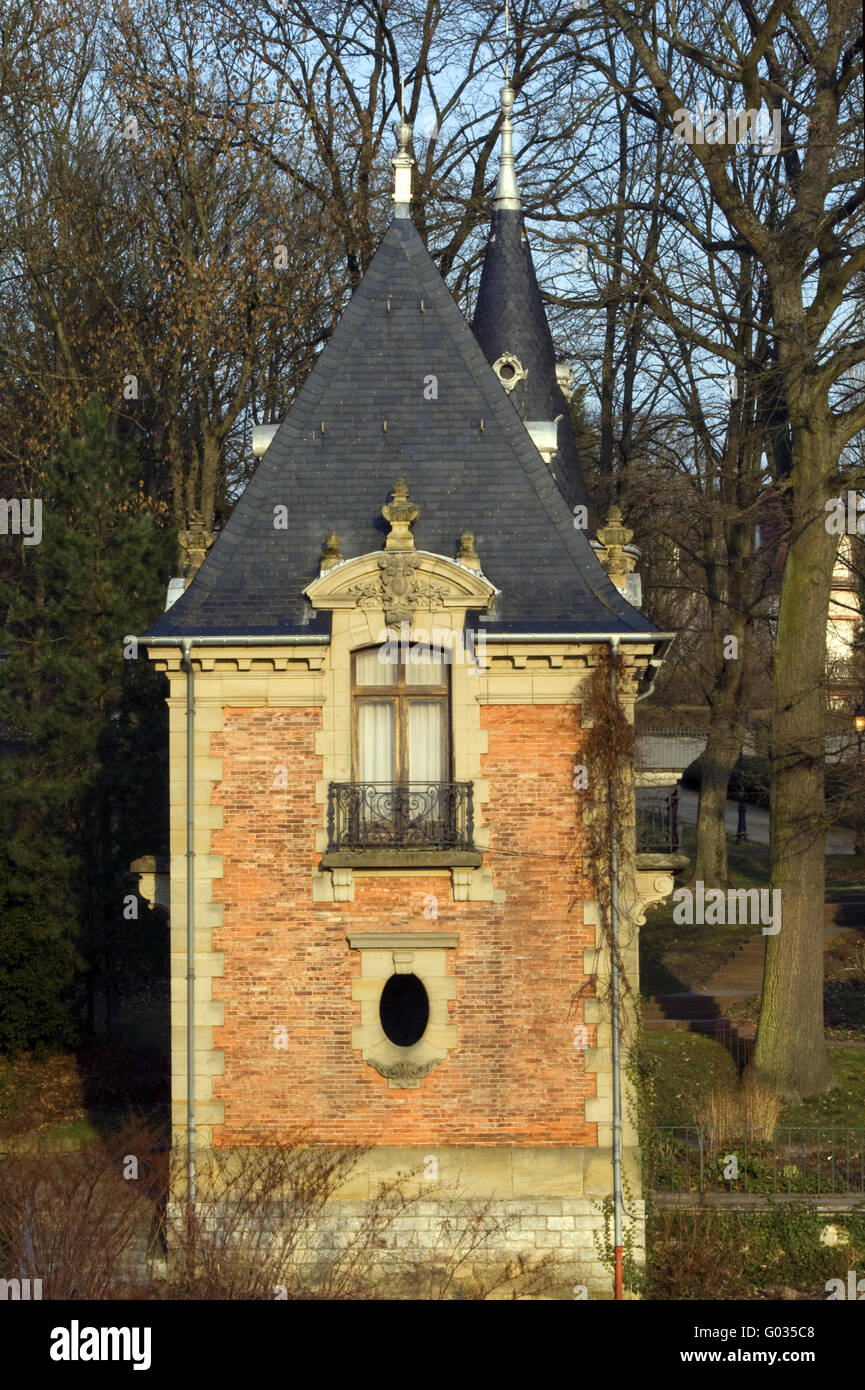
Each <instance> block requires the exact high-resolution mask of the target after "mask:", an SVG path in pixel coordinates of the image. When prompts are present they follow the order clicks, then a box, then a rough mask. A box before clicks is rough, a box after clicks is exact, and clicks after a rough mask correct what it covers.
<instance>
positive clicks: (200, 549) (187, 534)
mask: <svg viewBox="0 0 865 1390" xmlns="http://www.w3.org/2000/svg"><path fill="white" fill-rule="evenodd" d="M214 539H215V537H214V535H213V532H212V531H209V530H208V529H207V527H206V526H205V524H204V517H203V515H202V513H201V512H200V511H198V510H196V509H193V510H191V511H190V512H189V513H188V516H187V526H186V530H185V531H180V532H178V536H177V542H178V545H179V547H180V559H181V564H183V577H184V579H185V580H186V583H187V586H188V585H189V584H190V583H191V582H192V580H193V579H194V578H195V576H196V574H197V573H198V571H199V570H200V569H201V566H202V565H203V564H204V561H205V558H206V556H207V552H208V550H209V549H210V547H211V546H212V545H213V542H214ZM184 560H185V564H184V563H183V562H184Z"/></svg>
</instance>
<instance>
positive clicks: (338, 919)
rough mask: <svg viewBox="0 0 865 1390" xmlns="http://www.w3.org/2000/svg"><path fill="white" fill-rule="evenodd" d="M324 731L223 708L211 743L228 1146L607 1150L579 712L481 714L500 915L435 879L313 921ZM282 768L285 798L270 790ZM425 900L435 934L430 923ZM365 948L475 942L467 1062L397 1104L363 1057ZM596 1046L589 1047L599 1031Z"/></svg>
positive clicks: (313, 713) (458, 970) (377, 893)
mask: <svg viewBox="0 0 865 1390" xmlns="http://www.w3.org/2000/svg"><path fill="white" fill-rule="evenodd" d="M320 726H321V712H320V710H319V709H317V708H310V709H298V708H288V709H278V708H277V709H271V708H256V709H227V710H226V711H225V721H224V728H223V730H222V732H221V733H218V734H214V735H213V739H212V753H213V754H214V755H215V756H217V757H221V758H222V759H223V779H222V781H221V782H220V783H219V784H217V785H216V786H215V788H214V791H213V801H214V802H215V803H217V804H219V805H221V806H222V807H223V814H224V824H223V829H222V830H218V831H215V832H214V834H213V840H212V849H213V852H214V853H216V854H221V855H222V856H223V866H224V878H223V879H222V880H221V881H220V880H217V882H216V883H215V885H214V894H215V896H216V897H217V899H219V898H220V897H221V900H222V902H223V903H224V925H223V926H222V928H220V929H218V930H216V931H214V934H213V935H214V942H213V945H214V949H215V950H217V951H222V952H223V953H224V956H225V974H224V978H222V979H217V980H214V982H213V984H214V991H213V996H214V998H215V999H220V1000H223V1001H224V1003H225V1020H226V1021H225V1025H224V1026H223V1027H221V1028H216V1029H215V1030H214V1046H215V1047H217V1048H222V1049H223V1050H224V1052H225V1075H224V1077H218V1078H215V1085H214V1096H215V1097H216V1098H219V1099H222V1100H224V1101H225V1115H226V1123H225V1125H223V1126H219V1127H217V1128H216V1129H215V1130H214V1142H215V1144H217V1145H231V1144H233V1143H239V1142H242V1141H244V1140H245V1141H247V1142H249V1141H250V1140H251V1141H253V1142H254V1141H256V1140H258V1141H259V1142H261V1141H264V1140H266V1139H267V1138H269V1137H270V1138H272V1137H275V1136H276V1135H277V1134H279V1133H282V1134H285V1135H287V1134H289V1133H291V1132H292V1131H296V1130H297V1128H299V1127H303V1128H305V1129H306V1130H307V1132H308V1135H309V1139H310V1141H311V1142H318V1143H324V1144H342V1143H346V1144H347V1143H353V1142H357V1143H363V1144H378V1145H381V1144H384V1145H398V1146H402V1145H407V1146H408V1145H427V1144H429V1145H431V1146H433V1145H436V1144H439V1145H443V1144H467V1145H479V1144H480V1145H498V1144H503V1143H504V1144H508V1145H513V1144H519V1145H539V1144H549V1145H583V1144H585V1145H594V1144H595V1142H596V1126H595V1125H594V1124H589V1123H586V1121H585V1119H584V1101H585V1098H586V1097H587V1096H591V1095H593V1094H594V1090H595V1080H594V1077H593V1076H592V1075H585V1074H584V1071H583V1060H584V1053H583V1052H582V1051H580V1050H579V1049H576V1048H575V1047H574V1025H575V1024H577V1023H580V1022H581V1021H582V1005H581V1003H580V1001H579V999H578V995H579V992H580V989H581V986H583V985H584V984H585V974H584V970H583V954H582V953H583V951H584V950H585V949H586V948H589V947H592V946H593V945H594V935H595V932H594V928H593V927H586V926H584V925H583V920H582V918H583V914H582V902H583V899H585V898H587V897H591V896H592V890H591V887H590V885H589V884H588V883H587V882H582V881H578V880H577V879H576V877H575V868H574V866H575V863H576V862H577V848H578V841H577V822H576V803H575V796H576V794H575V792H574V790H573V784H572V776H573V766H574V762H575V756H574V754H575V749H576V747H577V746H578V741H579V739H580V733H579V727H580V726H579V711H578V710H575V708H574V706H566V705H535V706H530V705H487V706H483V707H482V709H481V726H482V728H484V729H486V730H487V731H488V736H489V752H488V754H486V755H485V757H484V759H483V766H482V774H483V776H484V777H485V778H487V779H488V780H489V785H490V801H489V803H487V804H486V805H484V806H483V807H480V808H476V816H478V814H479V815H480V817H481V819H482V821H483V824H485V825H488V826H489V827H490V832H491V835H490V845H491V848H490V851H489V853H488V854H486V855H485V858H484V863H485V865H486V866H489V867H490V868H492V870H493V873H494V876H495V886H496V888H503V889H504V890H505V892H506V893H507V901H506V902H505V903H502V904H499V903H486V902H479V903H463V902H453V901H452V895H451V887H450V881H449V878H445V877H442V876H436V875H432V874H431V875H428V876H427V875H424V876H423V877H410V876H409V877H407V876H396V875H394V876H393V877H379V878H371V877H368V876H364V875H362V874H356V875H355V901H354V902H353V903H336V904H331V903H313V901H312V871H313V870H314V869H315V868H316V867H317V866H318V863H319V860H320V855H319V854H318V853H317V852H316V849H315V832H316V830H317V829H318V828H320V826H321V824H322V807H321V806H320V805H317V804H316V802H315V798H314V788H315V781H316V779H317V778H320V777H321V776H322V766H321V764H322V760H321V757H320V756H318V755H317V754H316V753H315V751H314V736H315V733H316V731H317V730H318V729H319V728H320ZM280 766H285V767H287V769H288V778H287V781H288V786H287V789H283V788H281V787H275V786H274V780H275V775H276V769H277V768H279V767H280ZM276 780H285V779H284V778H283V779H279V778H277V779H276ZM429 894H432V895H433V896H434V897H435V898H436V900H437V910H438V917H437V919H435V920H431V919H429V918H427V917H425V916H424V905H425V899H427V905H429V900H428V898H427V895H429ZM351 930H367V931H383V930H386V931H404V932H411V931H423V932H428V931H430V930H441V931H458V932H459V933H460V946H459V949H458V950H455V951H451V952H449V955H448V961H449V965H448V969H449V970H450V971H453V973H454V974H455V975H456V977H457V997H456V1000H455V1001H453V1002H452V1003H451V1005H450V1010H451V1020H452V1021H453V1022H454V1023H456V1025H457V1028H458V1038H459V1042H458V1046H457V1048H456V1049H455V1050H454V1051H453V1052H451V1053H450V1054H449V1056H448V1057H447V1058H446V1060H445V1061H443V1062H442V1063H441V1064H440V1065H439V1066H437V1067H435V1068H434V1070H433V1071H432V1072H431V1073H430V1075H429V1076H428V1077H426V1078H425V1079H424V1080H423V1081H422V1082H421V1085H420V1087H419V1089H417V1090H398V1089H390V1088H389V1086H388V1083H387V1081H386V1080H385V1079H384V1078H383V1077H381V1076H379V1075H378V1073H377V1072H376V1071H374V1070H373V1068H372V1067H370V1066H368V1065H367V1064H366V1063H365V1062H364V1061H363V1060H362V1058H361V1056H360V1054H359V1052H357V1051H355V1050H354V1049H353V1048H352V1045H351V1029H352V1025H353V1024H356V1023H358V1022H359V1020H360V1005H359V1004H357V1003H354V1002H353V1001H352V998H351V979H352V977H353V976H354V975H357V974H359V973H360V953H359V952H358V951H352V950H350V949H349V946H348V942H347V941H346V936H347V933H348V932H349V931H351ZM278 1029H284V1030H285V1033H284V1034H279V1033H278V1032H277V1031H276V1030H278ZM588 1033H589V1042H590V1044H591V1043H592V1041H593V1037H594V1028H590V1029H589V1030H588ZM283 1039H284V1040H285V1041H286V1042H287V1046H285V1047H277V1046H276V1045H275V1043H276V1041H277V1040H283Z"/></svg>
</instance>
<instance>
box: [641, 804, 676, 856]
mask: <svg viewBox="0 0 865 1390" xmlns="http://www.w3.org/2000/svg"><path fill="white" fill-rule="evenodd" d="M635 803H636V822H637V824H636V830H637V854H661V855H670V854H678V851H679V793H678V790H677V788H676V787H638V788H637V790H636V793H635Z"/></svg>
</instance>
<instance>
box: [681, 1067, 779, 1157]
mask: <svg viewBox="0 0 865 1390" xmlns="http://www.w3.org/2000/svg"><path fill="white" fill-rule="evenodd" d="M782 1108H783V1098H782V1097H781V1095H780V1093H779V1092H778V1091H777V1090H776V1089H775V1088H774V1087H772V1086H768V1085H766V1083H765V1082H760V1081H758V1080H757V1079H756V1077H755V1076H754V1073H753V1072H752V1071H747V1072H746V1073H745V1075H744V1076H743V1077H742V1078H741V1079H739V1078H735V1079H733V1078H730V1077H728V1076H716V1077H715V1080H714V1083H713V1085H712V1089H711V1090H710V1091H709V1092H708V1094H707V1095H706V1096H705V1097H704V1098H703V1099H702V1101H700V1102H699V1104H698V1105H697V1110H696V1121H697V1124H698V1125H702V1126H703V1127H704V1128H706V1129H709V1130H711V1131H713V1132H718V1133H719V1136H720V1137H719V1143H723V1142H726V1139H729V1138H732V1137H734V1136H735V1137H742V1138H746V1139H749V1140H752V1141H763V1142H766V1143H768V1141H769V1140H771V1138H772V1135H773V1134H774V1132H775V1125H776V1123H777V1121H778V1116H779V1115H780V1113H781V1110H782ZM724 1136H726V1139H725V1137H724Z"/></svg>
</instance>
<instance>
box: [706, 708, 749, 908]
mask: <svg viewBox="0 0 865 1390" xmlns="http://www.w3.org/2000/svg"><path fill="white" fill-rule="evenodd" d="M740 746H741V745H740V742H739V740H738V739H737V738H735V737H734V738H731V730H730V728H729V726H728V725H727V723H726V721H725V723H724V724H723V725H721V726H720V727H718V726H716V724H715V721H714V720H713V721H712V725H711V726H710V728H709V737H708V740H707V742H706V748H705V751H704V753H703V756H702V757H701V759H700V807H699V810H698V812H697V858H696V864H695V866H694V879H695V881H696V882H700V881H702V882H703V883H705V884H706V886H707V888H708V887H712V888H725V887H726V885H727V832H726V828H725V825H724V812H725V810H726V809H727V788H728V786H729V783H730V774H731V772H732V771H733V766H734V764H735V762H736V759H737V757H738V756H739V749H740Z"/></svg>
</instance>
